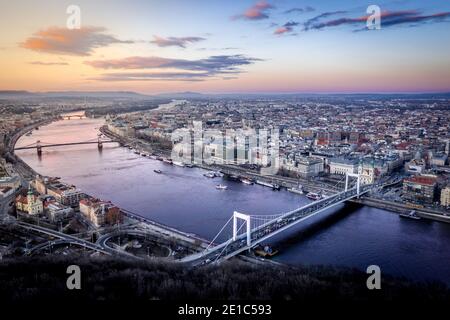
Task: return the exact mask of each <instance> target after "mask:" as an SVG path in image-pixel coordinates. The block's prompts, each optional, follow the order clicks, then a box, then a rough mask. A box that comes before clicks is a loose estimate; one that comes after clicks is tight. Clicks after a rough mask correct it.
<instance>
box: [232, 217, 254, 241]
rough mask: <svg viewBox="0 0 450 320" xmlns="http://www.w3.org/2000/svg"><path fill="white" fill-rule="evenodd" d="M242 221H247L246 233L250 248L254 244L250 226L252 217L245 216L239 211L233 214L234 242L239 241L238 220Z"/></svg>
mask: <svg viewBox="0 0 450 320" xmlns="http://www.w3.org/2000/svg"><path fill="white" fill-rule="evenodd" d="M238 219H241V220H244V221H245V224H246V229H247V231H246V233H247V246H248V247H250V246H251V244H252V238H251V229H250V228H251V226H250V216H249V215H247V214H243V213H240V212H237V211H234V212H233V241H236V239H237V230H238V229H237V220H238Z"/></svg>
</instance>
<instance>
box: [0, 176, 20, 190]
mask: <svg viewBox="0 0 450 320" xmlns="http://www.w3.org/2000/svg"><path fill="white" fill-rule="evenodd" d="M6 187H9V188H11V189H13V190H16V189H17V188H19V187H20V179H19V177H18V176H14V177H0V188H6Z"/></svg>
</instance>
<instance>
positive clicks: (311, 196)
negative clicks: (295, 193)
mask: <svg viewBox="0 0 450 320" xmlns="http://www.w3.org/2000/svg"><path fill="white" fill-rule="evenodd" d="M306 197H307V198H308V199H311V200H314V201H316V200H320V199H322V195H321V194H319V193H315V192H309V193H308V194H307V195H306Z"/></svg>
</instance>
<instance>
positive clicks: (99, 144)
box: [97, 137, 103, 150]
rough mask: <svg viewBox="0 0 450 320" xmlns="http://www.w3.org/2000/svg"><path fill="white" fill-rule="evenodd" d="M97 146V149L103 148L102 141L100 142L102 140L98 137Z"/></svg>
mask: <svg viewBox="0 0 450 320" xmlns="http://www.w3.org/2000/svg"><path fill="white" fill-rule="evenodd" d="M97 147H98V150H102V149H103V142H102V140H100V137H98V142H97Z"/></svg>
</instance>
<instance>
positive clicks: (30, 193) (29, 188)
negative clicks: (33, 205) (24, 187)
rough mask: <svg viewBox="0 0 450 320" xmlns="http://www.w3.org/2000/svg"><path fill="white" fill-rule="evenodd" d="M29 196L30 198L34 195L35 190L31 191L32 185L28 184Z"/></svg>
mask: <svg viewBox="0 0 450 320" xmlns="http://www.w3.org/2000/svg"><path fill="white" fill-rule="evenodd" d="M28 195H29V196H32V195H33V189H31V183H29V184H28Z"/></svg>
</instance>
